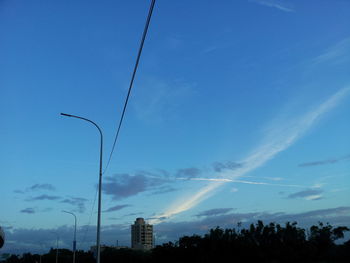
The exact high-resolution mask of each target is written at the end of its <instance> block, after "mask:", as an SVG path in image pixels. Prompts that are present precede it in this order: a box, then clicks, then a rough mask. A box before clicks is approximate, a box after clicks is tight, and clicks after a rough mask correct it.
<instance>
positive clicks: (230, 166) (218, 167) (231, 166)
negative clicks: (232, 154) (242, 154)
mask: <svg viewBox="0 0 350 263" xmlns="http://www.w3.org/2000/svg"><path fill="white" fill-rule="evenodd" d="M242 166H243V164H242V163H238V162H232V161H228V162H215V163H213V168H214V171H215V172H222V171H223V170H235V169H238V168H241V167H242Z"/></svg>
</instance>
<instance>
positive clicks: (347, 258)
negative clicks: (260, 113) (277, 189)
mask: <svg viewBox="0 0 350 263" xmlns="http://www.w3.org/2000/svg"><path fill="white" fill-rule="evenodd" d="M346 231H349V229H348V228H347V227H343V226H340V227H332V226H331V225H329V224H322V223H319V224H318V225H314V226H312V227H310V228H309V229H307V230H305V229H303V228H300V227H298V226H297V223H286V224H285V225H284V226H281V225H280V224H275V223H270V224H267V225H264V223H263V222H262V221H258V222H257V223H256V224H251V225H250V227H249V228H246V229H245V228H242V229H241V226H240V225H238V226H237V228H236V229H235V228H232V229H222V228H219V227H217V228H215V229H211V230H210V231H209V232H208V233H207V234H205V235H204V236H199V235H193V236H184V237H181V238H180V239H179V240H178V241H176V242H175V243H173V242H168V243H164V244H163V245H160V246H157V247H155V248H154V249H152V250H150V251H140V250H132V249H118V250H116V249H113V248H107V249H105V250H104V251H103V252H102V253H101V262H102V263H115V262H123V263H128V262H130V263H132V262H135V263H136V262H142V263H147V262H156V263H158V262H159V263H163V262H169V263H180V262H181V263H182V262H191V263H194V262H201V263H202V262H274V263H277V262H293V263H295V262H313V263H321V262H322V263H323V262H332V263H333V262H338V263H340V262H350V240H348V241H346V242H344V243H343V244H336V243H335V241H336V240H338V239H341V238H343V237H344V233H345V232H346ZM55 256H56V250H54V249H51V250H50V251H49V253H47V254H45V255H42V256H41V259H40V255H32V254H23V256H22V257H18V256H16V255H12V256H11V257H10V258H8V259H7V260H6V261H4V262H6V263H36V262H38V263H40V262H42V263H54V262H55ZM40 260H41V261H40ZM58 262H59V263H71V262H72V252H71V251H69V250H66V249H60V250H59V259H58ZM76 262H77V263H90V262H91V263H93V262H96V260H95V259H94V258H93V255H92V254H91V253H90V252H84V251H78V252H77V254H76Z"/></svg>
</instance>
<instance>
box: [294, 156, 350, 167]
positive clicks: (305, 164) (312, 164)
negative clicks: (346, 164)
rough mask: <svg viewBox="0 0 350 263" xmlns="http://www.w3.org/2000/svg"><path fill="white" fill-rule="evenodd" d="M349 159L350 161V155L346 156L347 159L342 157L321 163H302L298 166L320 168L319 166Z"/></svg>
mask: <svg viewBox="0 0 350 263" xmlns="http://www.w3.org/2000/svg"><path fill="white" fill-rule="evenodd" d="M349 159H350V155H348V156H345V157H341V158H338V159H327V160H321V161H314V162H307V163H301V164H299V165H298V166H299V167H309V166H318V165H325V164H334V163H337V162H339V161H343V160H349Z"/></svg>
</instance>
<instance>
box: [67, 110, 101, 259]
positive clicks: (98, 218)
mask: <svg viewBox="0 0 350 263" xmlns="http://www.w3.org/2000/svg"><path fill="white" fill-rule="evenodd" d="M61 115H62V116H66V117H72V118H77V119H81V120H84V121H87V122H90V123H92V124H93V125H94V126H95V127H96V128H97V129H98V131H99V132H100V171H99V181H98V212H97V234H96V249H97V255H96V260H97V263H100V228H101V187H102V149H103V135H102V131H101V129H100V127H98V125H97V124H96V123H94V122H93V121H91V120H89V119H86V118H83V117H80V116H76V115H71V114H66V113H61Z"/></svg>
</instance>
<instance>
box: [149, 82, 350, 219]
mask: <svg viewBox="0 0 350 263" xmlns="http://www.w3.org/2000/svg"><path fill="white" fill-rule="evenodd" d="M349 91H350V87H346V88H343V89H340V90H339V91H338V92H336V93H335V94H333V95H332V96H331V97H329V98H328V99H327V100H326V101H325V102H323V103H322V104H320V105H319V106H318V107H316V108H315V109H314V110H311V111H310V112H307V113H306V114H304V115H302V116H301V117H299V118H297V119H295V120H294V121H293V122H291V121H290V120H287V123H286V125H285V129H283V132H280V126H277V127H275V129H270V130H269V132H268V134H266V138H265V140H264V141H263V143H261V144H260V145H259V146H258V147H256V149H255V150H253V151H252V152H251V154H249V155H248V156H247V157H246V158H245V159H244V160H243V161H242V163H244V164H245V165H244V166H242V167H240V168H238V169H236V170H234V171H224V172H222V173H220V177H221V178H212V179H207V180H209V181H211V182H210V183H209V184H208V185H206V186H205V187H203V188H202V189H200V190H199V191H198V192H197V193H195V194H193V195H191V196H189V197H188V198H187V199H186V200H184V199H181V200H180V201H177V202H175V203H174V204H173V205H172V206H171V207H170V208H168V209H167V210H166V211H165V212H164V213H163V214H161V215H160V216H159V217H162V218H169V217H172V216H174V215H176V214H179V213H181V212H184V211H187V210H189V209H191V208H193V207H194V206H196V205H197V204H198V203H200V202H201V201H203V200H205V199H206V198H208V197H209V196H210V195H211V194H213V191H214V190H216V189H218V188H219V187H220V186H222V185H223V184H224V183H225V182H229V181H230V180H234V181H238V180H237V179H238V178H239V177H241V176H243V175H245V174H247V173H249V172H251V171H253V170H255V169H257V168H259V167H261V166H262V165H264V164H265V163H266V162H268V161H269V160H271V159H272V158H274V157H275V156H276V155H277V154H278V153H280V152H282V151H285V150H286V149H288V148H289V147H290V146H291V145H293V144H294V143H295V142H296V141H297V140H298V139H300V138H301V137H302V136H303V135H305V133H306V132H307V131H308V130H310V128H312V127H313V126H314V125H315V124H316V123H317V121H319V120H320V119H321V117H322V116H324V115H325V114H326V113H328V112H329V111H331V110H332V109H333V108H334V107H336V106H337V105H338V104H339V103H340V101H341V100H342V99H343V98H344V97H345V96H347V95H348V93H349ZM277 131H278V132H277ZM193 179H196V180H198V179H199V178H193ZM241 182H243V181H241ZM159 222H160V220H157V219H153V220H152V222H151V223H153V224H156V223H159Z"/></svg>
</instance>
